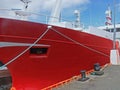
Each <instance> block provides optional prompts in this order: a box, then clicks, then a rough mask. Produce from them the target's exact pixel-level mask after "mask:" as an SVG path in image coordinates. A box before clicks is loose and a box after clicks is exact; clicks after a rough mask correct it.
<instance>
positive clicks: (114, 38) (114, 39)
mask: <svg viewBox="0 0 120 90" xmlns="http://www.w3.org/2000/svg"><path fill="white" fill-rule="evenodd" d="M113 16H114V32H113V49H116V45H115V44H116V24H115V23H116V0H114V15H113Z"/></svg>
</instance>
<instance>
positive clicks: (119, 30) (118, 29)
mask: <svg viewBox="0 0 120 90" xmlns="http://www.w3.org/2000/svg"><path fill="white" fill-rule="evenodd" d="M105 31H108V32H114V29H105ZM116 32H120V28H116Z"/></svg>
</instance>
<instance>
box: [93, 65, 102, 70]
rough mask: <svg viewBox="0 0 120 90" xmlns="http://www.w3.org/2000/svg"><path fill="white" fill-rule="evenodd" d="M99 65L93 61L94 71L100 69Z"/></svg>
mask: <svg viewBox="0 0 120 90" xmlns="http://www.w3.org/2000/svg"><path fill="white" fill-rule="evenodd" d="M100 69H101V67H100V64H99V63H95V64H94V70H95V71H100Z"/></svg>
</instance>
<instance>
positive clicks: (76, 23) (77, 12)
mask: <svg viewBox="0 0 120 90" xmlns="http://www.w3.org/2000/svg"><path fill="white" fill-rule="evenodd" d="M74 14H75V15H76V20H75V28H80V11H79V10H75V11H74Z"/></svg>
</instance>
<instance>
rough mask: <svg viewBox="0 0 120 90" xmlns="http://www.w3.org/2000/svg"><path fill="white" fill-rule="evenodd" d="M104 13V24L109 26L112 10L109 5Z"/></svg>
mask: <svg viewBox="0 0 120 90" xmlns="http://www.w3.org/2000/svg"><path fill="white" fill-rule="evenodd" d="M105 14H106V23H105V24H106V25H107V26H109V25H112V11H111V9H110V6H108V10H106V12H105Z"/></svg>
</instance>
